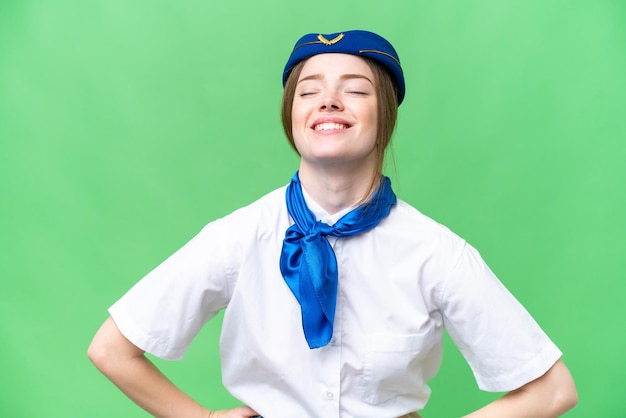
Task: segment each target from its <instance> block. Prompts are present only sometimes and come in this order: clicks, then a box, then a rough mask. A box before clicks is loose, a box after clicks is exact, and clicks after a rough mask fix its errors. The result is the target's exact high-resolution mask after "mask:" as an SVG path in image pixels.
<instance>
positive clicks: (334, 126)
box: [315, 122, 346, 131]
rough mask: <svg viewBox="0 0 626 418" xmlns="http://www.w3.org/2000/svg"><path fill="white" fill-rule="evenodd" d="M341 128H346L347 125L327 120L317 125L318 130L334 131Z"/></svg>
mask: <svg viewBox="0 0 626 418" xmlns="http://www.w3.org/2000/svg"><path fill="white" fill-rule="evenodd" d="M339 129H346V125H344V124H341V123H333V122H325V123H320V124H318V125H315V130H316V131H333V130H339Z"/></svg>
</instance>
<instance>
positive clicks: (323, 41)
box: [283, 30, 405, 105]
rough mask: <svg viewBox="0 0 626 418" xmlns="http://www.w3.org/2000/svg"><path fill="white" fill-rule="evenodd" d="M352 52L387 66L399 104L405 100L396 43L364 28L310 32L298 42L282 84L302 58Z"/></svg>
mask: <svg viewBox="0 0 626 418" xmlns="http://www.w3.org/2000/svg"><path fill="white" fill-rule="evenodd" d="M328 53H337V54H351V55H356V56H360V57H367V58H370V59H373V60H374V61H377V62H379V63H381V64H382V65H384V66H385V68H386V69H387V70H388V71H389V74H391V76H392V78H393V80H394V81H395V84H396V87H397V89H398V105H400V103H402V100H403V99H404V92H405V86H404V74H403V73H402V67H401V66H400V58H398V54H397V53H396V50H395V49H393V46H391V44H390V43H389V42H388V41H387V40H386V39H385V38H383V37H382V36H380V35H377V34H375V33H373V32H368V31H364V30H350V31H347V32H339V33H333V34H330V35H322V34H321V33H320V34H317V33H310V34H308V35H304V36H303V37H302V38H300V39H299V40H298V42H296V45H295V46H294V48H293V51H292V52H291V55H290V56H289V60H288V61H287V64H286V65H285V70H284V71H283V87H284V86H285V83H286V82H287V78H288V77H289V74H290V73H291V70H292V69H293V67H294V66H295V65H296V64H297V63H299V62H300V61H302V60H305V59H307V58H310V57H312V56H314V55H318V54H328Z"/></svg>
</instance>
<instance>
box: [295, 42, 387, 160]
mask: <svg viewBox="0 0 626 418" xmlns="http://www.w3.org/2000/svg"><path fill="white" fill-rule="evenodd" d="M375 82H376V81H375V79H374V74H373V72H372V70H371V68H370V66H369V65H368V64H367V63H366V62H365V61H364V60H363V59H361V58H359V57H356V56H354V55H349V54H320V55H315V56H313V57H311V58H309V59H308V60H307V61H306V62H305V64H304V67H303V68H302V72H301V73H300V76H299V78H298V83H297V85H296V90H295V96H294V99H293V107H292V132H293V138H294V142H295V145H296V148H297V150H298V152H299V154H300V156H301V158H302V162H301V163H302V164H311V165H314V166H320V165H324V166H328V165H330V166H337V165H341V166H342V167H346V168H357V167H360V168H363V167H367V165H370V164H371V168H372V169H373V170H375V169H376V164H377V157H376V152H375V149H376V136H377V123H378V121H377V97H376V86H375V85H374V83H375Z"/></svg>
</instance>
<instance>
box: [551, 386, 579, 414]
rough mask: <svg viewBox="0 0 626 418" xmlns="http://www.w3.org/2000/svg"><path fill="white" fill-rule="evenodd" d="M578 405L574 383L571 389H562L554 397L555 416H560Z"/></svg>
mask: <svg viewBox="0 0 626 418" xmlns="http://www.w3.org/2000/svg"><path fill="white" fill-rule="evenodd" d="M577 404H578V392H577V391H576V387H575V386H574V383H573V382H572V384H571V387H567V388H562V389H561V390H559V391H557V393H556V394H555V396H554V401H553V406H554V410H555V411H556V415H555V416H560V415H562V414H564V413H565V412H567V411H569V410H570V409H572V408H574V407H575V406H576V405H577Z"/></svg>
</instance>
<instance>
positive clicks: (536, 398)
mask: <svg viewBox="0 0 626 418" xmlns="http://www.w3.org/2000/svg"><path fill="white" fill-rule="evenodd" d="M577 402H578V394H577V392H576V386H575V385H574V380H573V379H572V375H571V374H570V372H569V370H568V369H567V367H566V366H565V363H563V361H561V360H559V361H557V362H556V363H555V364H554V365H553V366H552V367H551V368H550V370H548V371H547V372H546V373H545V374H544V375H543V376H541V377H540V378H538V379H536V380H533V381H532V382H530V383H527V384H525V385H524V386H522V387H520V388H519V389H516V390H514V391H511V392H509V393H507V394H506V395H504V396H503V397H501V398H500V399H498V400H496V401H494V402H492V403H490V404H488V405H486V406H485V407H483V408H481V409H479V410H478V411H476V412H473V413H471V414H469V415H467V416H466V418H503V417H507V418H552V417H558V416H561V415H562V414H564V413H565V412H567V411H568V410H570V409H572V408H573V407H574V406H575V405H576V403H577Z"/></svg>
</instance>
